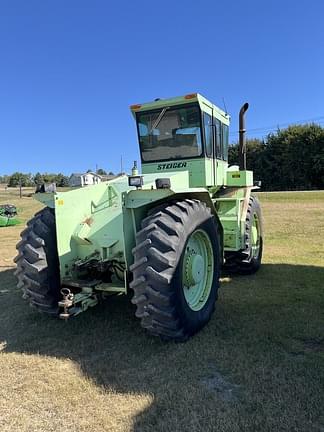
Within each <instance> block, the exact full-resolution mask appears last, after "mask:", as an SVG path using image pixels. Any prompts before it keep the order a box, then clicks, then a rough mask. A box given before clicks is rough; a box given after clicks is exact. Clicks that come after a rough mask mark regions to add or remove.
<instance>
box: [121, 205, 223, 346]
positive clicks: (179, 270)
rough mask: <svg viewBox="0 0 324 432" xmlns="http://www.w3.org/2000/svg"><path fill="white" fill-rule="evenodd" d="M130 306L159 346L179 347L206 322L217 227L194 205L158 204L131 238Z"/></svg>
mask: <svg viewBox="0 0 324 432" xmlns="http://www.w3.org/2000/svg"><path fill="white" fill-rule="evenodd" d="M133 255H134V264H133V265H132V266H131V271H132V272H133V281H132V282H131V284H130V287H131V288H132V289H133V290H134V297H133V299H132V302H133V303H134V304H135V305H136V307H137V310H136V316H137V317H138V318H140V319H141V324H142V327H144V328H145V329H146V330H147V331H148V332H149V333H150V334H152V335H156V336H160V337H161V338H162V339H164V340H175V341H179V342H182V341H185V340H187V339H188V338H189V337H190V336H191V335H193V334H194V333H196V332H197V331H198V330H200V329H201V328H202V327H203V326H204V325H205V324H206V323H207V322H208V321H209V319H210V317H211V315H212V313H213V311H214V308H215V302H216V300H217V292H218V287H219V276H220V241H219V232H218V225H217V222H216V220H215V217H214V216H213V215H212V213H211V210H210V208H208V207H207V206H206V204H205V203H203V202H200V201H198V200H193V199H186V200H183V201H177V202H172V203H164V204H162V205H161V206H159V207H157V208H155V209H153V210H151V211H150V213H149V215H148V217H146V218H145V219H144V220H143V221H142V229H141V230H140V231H139V232H138V233H137V235H136V247H135V248H134V249H133Z"/></svg>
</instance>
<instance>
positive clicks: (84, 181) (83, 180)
mask: <svg viewBox="0 0 324 432" xmlns="http://www.w3.org/2000/svg"><path fill="white" fill-rule="evenodd" d="M101 181H102V178H101V176H100V175H99V174H96V173H93V172H88V173H84V174H80V173H73V174H71V175H70V178H69V186H70V187H84V186H89V185H94V184H98V183H101Z"/></svg>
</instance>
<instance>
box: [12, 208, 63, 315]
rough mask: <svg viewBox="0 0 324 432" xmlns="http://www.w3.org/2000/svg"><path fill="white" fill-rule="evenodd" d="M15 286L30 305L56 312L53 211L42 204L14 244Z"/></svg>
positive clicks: (57, 276)
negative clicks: (16, 283) (15, 250)
mask: <svg viewBox="0 0 324 432" xmlns="http://www.w3.org/2000/svg"><path fill="white" fill-rule="evenodd" d="M16 248H17V250H18V255H17V257H16V258H15V260H14V261H15V262H16V264H17V270H16V272H15V275H16V277H17V279H18V285H17V286H18V288H20V289H22V291H23V297H24V298H25V299H27V300H28V301H29V303H30V305H31V306H33V307H35V308H36V309H37V310H39V311H40V312H43V313H46V314H48V315H58V312H59V308H58V301H59V296H60V271H59V259H58V253H57V245H56V231H55V215H54V211H53V210H52V209H50V208H48V207H46V208H44V209H43V210H41V211H40V212H38V213H36V215H35V216H34V217H33V218H32V219H31V220H30V221H29V222H28V223H27V228H26V229H25V230H24V231H23V232H22V233H21V241H20V242H19V243H18V244H17V246H16Z"/></svg>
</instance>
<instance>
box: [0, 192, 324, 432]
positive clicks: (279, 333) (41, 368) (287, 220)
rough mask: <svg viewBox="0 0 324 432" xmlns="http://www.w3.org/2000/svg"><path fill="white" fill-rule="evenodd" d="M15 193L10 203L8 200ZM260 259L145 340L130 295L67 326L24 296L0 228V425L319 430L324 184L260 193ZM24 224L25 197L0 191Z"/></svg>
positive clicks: (323, 424) (323, 372)
mask: <svg viewBox="0 0 324 432" xmlns="http://www.w3.org/2000/svg"><path fill="white" fill-rule="evenodd" d="M9 198H10V199H9ZM260 199H261V202H262V206H263V211H264V218H265V254H264V264H263V266H262V268H261V270H260V271H259V272H258V274H257V275H255V276H253V277H235V278H233V279H230V278H229V277H226V275H224V277H223V279H222V288H221V292H220V298H219V301H218V304H217V307H216V313H215V314H214V316H213V318H212V320H211V322H210V323H209V325H208V326H207V327H206V328H205V329H204V330H203V331H201V332H200V333H199V334H198V335H196V336H195V337H194V338H192V339H191V340H190V341H189V342H187V343H185V344H173V343H162V342H160V341H159V340H157V339H154V338H152V337H149V336H147V335H146V334H145V333H144V331H143V330H142V329H141V328H140V325H139V322H138V320H137V319H135V317H134V309H133V306H132V305H131V304H130V303H129V301H128V300H127V298H122V297H116V298H115V299H113V300H111V301H110V302H109V303H106V304H103V305H101V306H98V307H97V308H94V309H92V310H90V311H88V312H87V313H86V314H83V315H81V316H79V317H76V318H75V319H72V320H71V321H69V322H67V323H65V322H62V321H59V320H54V319H48V318H46V317H43V316H41V315H39V314H38V313H37V312H35V311H34V310H33V309H31V308H29V307H28V305H27V304H26V303H25V302H24V301H23V300H22V298H21V294H20V292H19V291H18V290H17V289H16V287H15V279H14V276H13V271H14V265H13V263H12V259H13V257H14V256H15V244H16V242H17V241H18V238H19V232H20V231H21V229H22V227H21V226H20V227H19V226H18V227H12V228H5V229H2V230H1V231H0V430H1V432H16V431H17V432H27V431H28V432H34V431H39V432H40V431H46V432H49V431H69V432H70V431H71V432H72V431H77V432H79V431H80V432H83V431H94V432H97V431H98V432H101V431H112V432H115V431H140V432H148V431H150V432H151V431H154V432H162V431H163V432H164V431H165V432H169V431H183V432H184V431H203V432H208V431H218V432H223V431H226V432H238V431H302V432H323V431H324V192H305V193H302V192H297V193H290V192H287V193H263V194H260ZM4 201H10V202H11V203H14V204H17V206H18V207H19V208H20V210H21V213H20V215H21V218H22V219H23V220H24V221H26V220H27V219H28V218H29V217H31V215H32V214H33V213H34V212H35V211H37V210H38V209H39V204H38V203H36V202H34V201H33V200H32V199H31V198H28V197H25V198H22V199H19V198H18V197H17V196H11V195H10V194H9V193H8V192H7V193H6V194H5V193H4V191H2V192H1V191H0V203H1V202H4Z"/></svg>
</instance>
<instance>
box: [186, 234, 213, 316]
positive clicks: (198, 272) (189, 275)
mask: <svg viewBox="0 0 324 432" xmlns="http://www.w3.org/2000/svg"><path fill="white" fill-rule="evenodd" d="M213 273H214V253H213V246H212V243H211V241H210V238H209V236H208V234H207V233H206V232H205V231H203V230H201V229H198V230H196V231H194V232H193V233H192V234H191V236H190V237H189V239H188V242H187V245H186V250H185V254H184V258H183V265H182V289H183V293H184V297H185V299H186V302H187V304H188V306H189V307H190V309H192V310H193V311H199V310H201V309H202V308H203V307H204V306H205V304H206V302H207V300H208V298H209V294H210V291H211V288H212V284H213Z"/></svg>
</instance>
